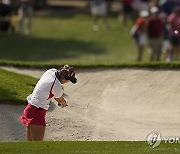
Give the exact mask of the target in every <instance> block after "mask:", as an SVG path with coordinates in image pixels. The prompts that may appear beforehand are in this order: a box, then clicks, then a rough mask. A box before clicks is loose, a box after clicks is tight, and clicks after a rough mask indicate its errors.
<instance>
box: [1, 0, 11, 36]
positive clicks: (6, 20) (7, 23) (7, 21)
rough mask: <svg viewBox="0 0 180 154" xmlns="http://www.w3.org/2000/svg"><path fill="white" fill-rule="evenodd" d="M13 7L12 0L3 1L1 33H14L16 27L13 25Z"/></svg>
mask: <svg viewBox="0 0 180 154" xmlns="http://www.w3.org/2000/svg"><path fill="white" fill-rule="evenodd" d="M11 15H12V7H11V1H10V0H2V1H1V3H0V31H4V32H8V31H9V30H10V31H11V32H12V33H13V32H14V26H13V24H12V18H11Z"/></svg>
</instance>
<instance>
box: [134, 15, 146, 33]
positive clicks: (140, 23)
mask: <svg viewBox="0 0 180 154" xmlns="http://www.w3.org/2000/svg"><path fill="white" fill-rule="evenodd" d="M135 25H136V26H137V27H138V29H137V30H138V31H142V32H145V31H146V28H147V19H146V18H143V17H140V18H138V19H137V20H136V23H135Z"/></svg>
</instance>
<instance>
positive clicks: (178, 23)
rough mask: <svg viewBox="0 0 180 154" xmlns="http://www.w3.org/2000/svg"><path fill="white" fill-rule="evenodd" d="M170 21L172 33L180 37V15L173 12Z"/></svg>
mask: <svg viewBox="0 0 180 154" xmlns="http://www.w3.org/2000/svg"><path fill="white" fill-rule="evenodd" d="M168 22H169V23H170V25H171V30H170V35H171V36H178V37H180V15H179V14H176V13H171V14H170V15H169V17H168Z"/></svg>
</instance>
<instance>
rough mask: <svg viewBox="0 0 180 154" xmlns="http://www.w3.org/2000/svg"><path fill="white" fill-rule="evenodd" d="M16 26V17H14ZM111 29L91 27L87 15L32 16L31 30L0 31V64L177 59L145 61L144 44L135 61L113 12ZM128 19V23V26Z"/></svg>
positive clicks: (126, 35)
mask: <svg viewBox="0 0 180 154" xmlns="http://www.w3.org/2000/svg"><path fill="white" fill-rule="evenodd" d="M14 23H15V25H16V27H17V19H14ZM110 23H111V26H112V29H111V30H107V29H104V28H103V22H102V21H101V20H100V24H99V25H100V30H99V31H98V32H94V31H92V22H91V16H89V15H86V14H81V15H80V14H73V15H72V14H71V15H66V16H64V15H63V16H61V17H34V18H33V28H32V34H31V35H30V36H25V35H19V34H17V33H16V34H13V35H11V34H2V33H0V42H1V43H0V65H8V66H9V65H11V66H16V67H31V68H37V67H38V68H42V67H43V68H44V67H45V68H47V67H52V66H61V65H63V64H66V63H68V64H70V65H74V66H78V67H101V66H102V67H114V66H118V67H132V66H135V67H152V66H153V67H155V66H157V67H164V66H165V67H168V68H169V67H175V68H179V65H180V63H179V62H175V63H167V64H164V63H163V62H160V63H153V64H152V63H149V61H148V59H149V53H148V48H147V49H146V51H145V53H144V60H143V63H140V64H139V63H135V57H136V46H135V43H134V40H133V39H132V37H131V36H130V35H129V31H128V30H125V29H124V27H123V26H122V23H121V22H119V21H117V18H116V16H111V17H110ZM131 25H132V23H129V29H130V27H131Z"/></svg>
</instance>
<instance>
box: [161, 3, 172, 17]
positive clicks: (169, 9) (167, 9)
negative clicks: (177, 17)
mask: <svg viewBox="0 0 180 154" xmlns="http://www.w3.org/2000/svg"><path fill="white" fill-rule="evenodd" d="M174 7H175V0H166V1H165V2H164V3H163V4H162V11H163V12H164V13H166V14H168V15H169V14H171V13H172V12H173V10H174Z"/></svg>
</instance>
